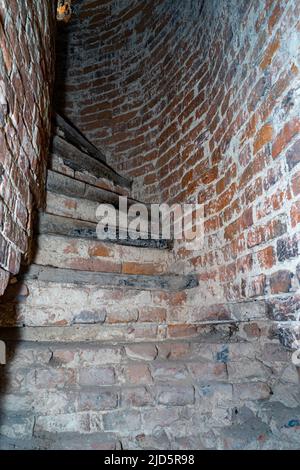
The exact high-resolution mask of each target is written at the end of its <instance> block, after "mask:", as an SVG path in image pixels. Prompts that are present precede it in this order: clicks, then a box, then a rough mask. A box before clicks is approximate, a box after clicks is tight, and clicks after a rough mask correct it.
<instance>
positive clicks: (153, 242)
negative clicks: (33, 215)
mask: <svg viewBox="0 0 300 470" xmlns="http://www.w3.org/2000/svg"><path fill="white" fill-rule="evenodd" d="M96 228H97V223H94V222H88V221H83V220H80V219H73V218H70V217H65V216H60V215H55V214H49V213H45V212H41V213H40V214H39V222H38V225H37V232H38V234H52V235H62V236H66V237H70V238H83V239H85V238H86V239H89V240H98V237H97V232H96ZM120 234H121V235H123V237H122V236H121V237H120ZM104 241H105V242H107V243H117V244H119V245H128V246H135V247H139V248H154V249H160V250H162V249H171V248H172V241H171V240H166V239H162V238H160V239H153V238H151V237H150V234H149V233H145V234H143V237H141V238H139V239H133V238H131V237H129V236H128V233H127V231H126V232H125V231H124V230H122V229H119V228H117V229H116V238H115V237H114V233H112V237H111V238H108V239H107V240H104Z"/></svg>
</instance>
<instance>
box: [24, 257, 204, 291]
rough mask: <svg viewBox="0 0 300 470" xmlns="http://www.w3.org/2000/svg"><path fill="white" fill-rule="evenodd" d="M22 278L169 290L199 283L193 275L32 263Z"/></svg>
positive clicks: (100, 285)
mask: <svg viewBox="0 0 300 470" xmlns="http://www.w3.org/2000/svg"><path fill="white" fill-rule="evenodd" d="M22 278H23V279H34V280H38V281H41V282H50V283H53V282H54V283H59V284H67V283H68V284H78V285H82V286H85V285H95V286H98V287H107V288H128V289H135V290H158V291H159V290H166V291H168V292H177V291H183V290H186V289H192V288H194V287H197V286H198V284H199V281H198V277H197V276H196V275H194V274H188V275H182V276H181V275H177V274H173V275H172V274H169V275H168V274H165V275H156V276H151V275H147V276H146V275H134V274H118V273H96V272H90V271H78V270H73V269H63V268H54V267H45V266H38V265H35V264H33V265H31V266H30V267H29V268H28V269H27V270H26V272H23V273H22Z"/></svg>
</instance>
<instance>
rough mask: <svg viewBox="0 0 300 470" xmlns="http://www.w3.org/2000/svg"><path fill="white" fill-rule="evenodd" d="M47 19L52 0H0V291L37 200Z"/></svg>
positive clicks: (48, 57)
mask: <svg viewBox="0 0 300 470" xmlns="http://www.w3.org/2000/svg"><path fill="white" fill-rule="evenodd" d="M53 25H54V2H47V1H40V0H34V1H33V0H13V1H12V0H0V45H1V53H0V77H1V78H0V295H1V294H2V293H3V291H4V289H5V287H6V285H7V283H8V280H9V273H12V274H17V273H18V271H19V267H20V259H21V254H24V253H26V252H27V251H28V239H29V238H30V237H31V222H32V208H33V206H34V205H35V206H40V205H41V203H42V200H43V193H44V169H45V163H46V160H47V151H48V138H49V129H50V119H49V115H50V114H49V113H50V92H51V91H52V90H51V85H52V78H53V76H54V74H53V70H52V54H51V52H52V50H53V48H52V38H53Z"/></svg>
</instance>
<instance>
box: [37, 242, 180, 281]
mask: <svg viewBox="0 0 300 470" xmlns="http://www.w3.org/2000/svg"><path fill="white" fill-rule="evenodd" d="M33 262H34V263H35V264H38V265H42V266H52V267H56V268H66V269H73V270H78V271H92V272H106V273H118V274H135V275H162V274H172V272H173V263H174V259H173V254H172V252H170V251H168V250H157V249H154V248H143V249H141V248H140V247H134V246H124V245H119V244H116V243H110V242H104V241H100V240H97V241H94V240H89V239H83V238H71V237H65V236H60V235H52V234H48V235H44V234H43V235H39V237H38V238H37V248H36V253H35V256H34V259H33Z"/></svg>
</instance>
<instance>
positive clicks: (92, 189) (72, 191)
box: [47, 170, 148, 207]
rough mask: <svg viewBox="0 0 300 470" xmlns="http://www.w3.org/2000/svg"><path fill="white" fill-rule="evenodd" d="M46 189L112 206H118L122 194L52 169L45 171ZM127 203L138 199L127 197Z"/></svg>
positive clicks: (133, 202) (130, 203) (129, 204)
mask: <svg viewBox="0 0 300 470" xmlns="http://www.w3.org/2000/svg"><path fill="white" fill-rule="evenodd" d="M47 191H49V192H52V193H56V194H60V195H64V196H68V197H73V198H76V199H86V200H90V201H94V202H98V203H107V204H112V205H113V206H114V207H117V206H118V204H119V198H120V197H121V196H122V194H120V193H118V192H116V191H114V190H112V189H104V188H100V187H97V186H94V185H92V184H90V183H87V182H84V181H81V180H78V179H76V178H73V177H71V176H68V175H65V174H62V173H59V172H57V171H54V170H48V171H47ZM127 203H128V206H131V205H132V204H136V203H140V201H137V200H136V199H133V198H130V197H127ZM147 207H148V205H147Z"/></svg>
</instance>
